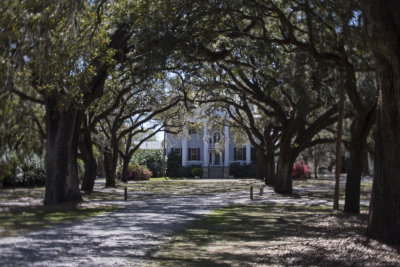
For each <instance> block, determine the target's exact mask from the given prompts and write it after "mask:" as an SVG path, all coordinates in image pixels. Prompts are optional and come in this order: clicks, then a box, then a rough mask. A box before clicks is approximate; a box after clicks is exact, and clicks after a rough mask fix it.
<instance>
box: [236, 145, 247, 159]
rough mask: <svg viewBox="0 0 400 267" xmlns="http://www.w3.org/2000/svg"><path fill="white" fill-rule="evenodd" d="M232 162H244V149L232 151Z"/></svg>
mask: <svg viewBox="0 0 400 267" xmlns="http://www.w3.org/2000/svg"><path fill="white" fill-rule="evenodd" d="M233 160H246V147H241V148H237V147H235V148H234V149H233Z"/></svg>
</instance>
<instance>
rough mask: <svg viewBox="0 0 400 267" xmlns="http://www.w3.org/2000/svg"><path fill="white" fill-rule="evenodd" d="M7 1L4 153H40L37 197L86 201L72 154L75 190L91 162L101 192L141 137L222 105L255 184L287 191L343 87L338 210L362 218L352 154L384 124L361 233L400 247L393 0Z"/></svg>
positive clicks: (0, 69) (332, 118)
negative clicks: (344, 168)
mask: <svg viewBox="0 0 400 267" xmlns="http://www.w3.org/2000/svg"><path fill="white" fill-rule="evenodd" d="M6 2H7V4H6V5H3V6H2V7H1V14H2V15H1V18H0V25H1V26H0V27H1V33H0V34H1V37H2V38H1V39H0V47H1V54H0V59H1V60H0V75H1V76H0V80H1V91H0V105H1V106H0V109H1V113H0V116H1V118H3V119H2V128H1V138H0V141H1V143H0V146H1V149H2V151H4V152H3V158H7V156H9V155H11V153H14V154H16V157H17V158H18V159H20V160H24V157H26V156H27V157H29V156H30V155H31V154H32V153H34V154H37V155H42V154H43V152H44V151H45V157H46V160H45V169H46V195H45V199H44V203H45V204H57V203H63V202H69V201H80V200H81V194H80V188H79V180H78V172H77V158H78V157H80V158H81V159H82V160H83V162H84V164H85V174H84V178H83V183H82V186H81V189H82V190H86V191H91V190H93V185H94V180H95V178H96V173H97V170H96V168H97V164H96V160H95V156H94V154H95V153H98V154H101V155H102V158H103V161H104V166H105V171H106V178H107V185H108V186H113V185H115V174H116V165H117V160H118V157H119V156H121V157H122V158H123V159H124V168H123V177H124V178H126V177H125V176H126V175H127V174H126V172H127V164H128V163H129V161H130V159H131V158H132V155H133V153H134V152H135V151H136V150H137V148H138V147H139V145H140V144H141V142H144V141H145V140H146V139H147V138H151V137H152V136H153V135H154V134H155V132H157V131H159V130H161V129H163V127H166V129H170V130H172V129H179V127H177V126H179V125H178V124H179V123H177V122H179V121H182V120H181V119H180V118H181V116H184V115H185V113H186V116H187V114H190V109H192V108H194V107H195V106H196V105H197V104H206V105H207V106H208V107H209V108H210V109H218V110H220V111H223V112H224V113H225V114H226V118H229V120H225V121H223V122H222V123H227V124H228V123H229V124H230V125H231V126H232V128H237V129H240V131H243V132H245V133H246V135H247V138H248V140H250V142H251V143H252V144H253V145H254V146H255V148H256V150H257V154H258V155H259V156H258V159H259V163H258V164H257V166H258V167H257V176H258V177H260V178H264V177H265V181H266V183H267V184H269V185H273V186H274V189H275V191H276V192H277V193H291V192H292V178H291V170H292V168H293V164H294V163H295V161H296V159H297V158H298V156H299V155H300V154H301V153H302V152H304V151H305V150H306V149H309V148H312V147H314V146H315V145H319V144H325V143H327V142H333V141H334V139H335V133H336V129H337V121H338V111H339V109H338V98H339V97H338V96H339V91H340V89H344V91H345V92H346V99H347V100H346V102H345V105H344V106H345V110H344V116H345V117H346V119H348V120H350V121H351V127H350V129H349V131H348V132H347V133H346V134H347V136H349V138H350V140H349V142H348V144H347V146H348V149H349V151H350V160H349V167H348V168H349V171H348V174H347V181H346V198H345V207H344V210H345V211H346V212H351V213H359V212H360V182H361V172H362V157H360V155H364V154H365V153H366V149H367V145H366V143H367V138H368V136H369V135H370V132H371V129H372V128H373V125H374V123H375V121H376V118H377V130H376V133H377V134H376V142H375V152H376V154H375V178H374V185H373V194H372V201H371V206H370V220H369V225H368V233H369V234H371V235H372V236H375V237H381V238H384V239H390V238H392V239H393V238H394V239H397V240H400V232H399V229H400V227H399V223H400V213H399V211H398V210H399V209H398V207H399V205H400V197H399V195H400V194H399V191H400V188H399V185H400V183H399V181H398V177H399V175H398V173H399V171H398V170H399V167H398V166H400V164H399V163H400V162H398V157H397V152H399V150H400V144H399V141H398V138H397V136H398V135H397V133H398V132H399V129H398V128H399V125H400V124H399V121H398V118H399V116H398V113H399V108H398V104H399V103H400V100H399V99H398V91H399V88H398V87H399V84H400V82H399V81H398V77H400V76H399V73H398V72H399V62H400V57H399V49H398V48H399V44H398V42H399V39H398V37H399V28H400V26H399V25H400V23H399V20H398V18H399V17H400V16H399V13H400V10H399V9H400V7H399V4H397V2H396V1H390V0H385V1H378V0H370V1H363V2H362V3H360V2H359V1H345V0H343V1H320V0H296V1H276V0H264V1H261V0H249V1H240V0H234V1H228V0H219V1H211V0H210V1H174V0H158V1H156V0H153V1H151V0H145V1H132V2H129V1H103V0H97V1H85V0H80V1H73V2H64V1H6ZM368 40H369V44H370V47H371V50H372V53H373V55H374V56H373V55H372V53H371V51H370V47H369V46H368ZM376 70H377V73H378V75H377V77H378V78H377V80H375V71H376ZM168 81H169V82H168ZM376 85H377V86H376ZM377 89H379V94H377ZM377 95H379V97H377ZM182 111H183V112H182ZM150 122H151V123H150ZM174 127H175V128H174ZM29 129H33V131H30V130H29ZM151 130H154V131H152V132H149V131H151ZM134 140H136V141H134ZM340 141H341V140H340ZM122 142H123V144H122ZM123 145H125V147H123ZM274 156H277V157H278V162H277V164H276V165H275V162H274ZM2 160H3V159H2ZM3 161H4V160H3ZM263 166H266V169H264V168H263Z"/></svg>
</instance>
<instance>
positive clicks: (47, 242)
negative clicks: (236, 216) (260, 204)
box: [0, 192, 250, 266]
mask: <svg viewBox="0 0 400 267" xmlns="http://www.w3.org/2000/svg"><path fill="white" fill-rule="evenodd" d="M249 202H250V200H249V199H248V194H247V193H245V192H234V193H223V194H218V195H201V196H199V195H191V196H165V195H164V196H163V197H159V198H154V199H147V200H143V201H130V202H128V203H126V204H128V205H127V206H126V208H125V209H121V210H119V211H116V212H112V213H108V214H105V215H102V216H97V217H94V218H91V219H87V220H84V221H80V222H78V223H71V224H64V225H58V226H55V227H51V228H48V229H45V230H41V231H37V232H34V233H30V234H26V235H24V236H20V237H9V238H4V239H0V263H1V265H2V266H126V265H138V264H139V265H140V262H141V261H142V260H143V259H145V258H146V255H149V254H151V253H152V252H153V251H155V250H157V248H158V247H159V246H160V245H161V244H162V243H163V242H164V241H166V240H167V239H168V237H169V236H171V235H172V234H173V233H174V232H175V231H177V230H179V229H182V228H184V227H185V225H186V224H187V223H188V222H189V221H191V220H193V219H194V218H197V217H198V216H200V215H204V214H207V213H208V212H210V211H212V210H214V209H216V208H218V207H221V206H226V205H231V204H245V203H249Z"/></svg>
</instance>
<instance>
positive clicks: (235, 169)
mask: <svg viewBox="0 0 400 267" xmlns="http://www.w3.org/2000/svg"><path fill="white" fill-rule="evenodd" d="M229 175H232V176H233V177H235V178H254V177H255V176H256V164H255V163H250V164H240V163H239V162H235V163H231V164H230V165H229Z"/></svg>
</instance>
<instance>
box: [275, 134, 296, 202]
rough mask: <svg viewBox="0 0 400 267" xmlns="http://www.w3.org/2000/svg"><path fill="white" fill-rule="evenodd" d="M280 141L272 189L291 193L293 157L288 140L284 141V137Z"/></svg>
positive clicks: (277, 191) (282, 192) (281, 192)
mask: <svg viewBox="0 0 400 267" xmlns="http://www.w3.org/2000/svg"><path fill="white" fill-rule="evenodd" d="M281 142H282V143H281V145H280V151H279V158H278V166H277V171H276V180H275V184H274V191H275V192H276V193H280V194H292V193H293V183H292V170H293V164H294V161H295V159H293V157H292V151H291V150H292V149H291V147H290V142H285V140H284V139H282V140H281Z"/></svg>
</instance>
